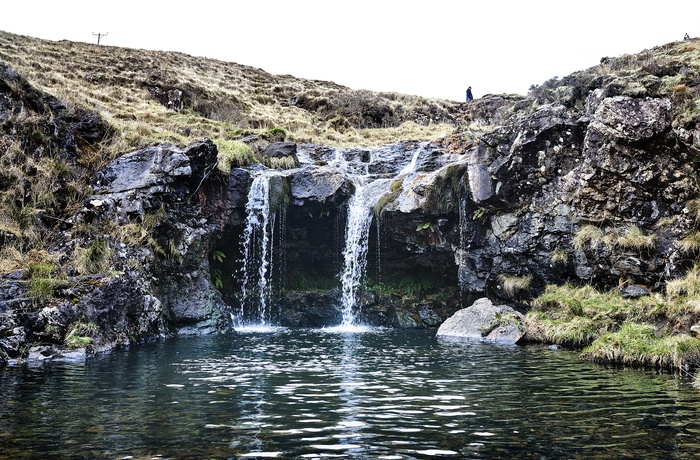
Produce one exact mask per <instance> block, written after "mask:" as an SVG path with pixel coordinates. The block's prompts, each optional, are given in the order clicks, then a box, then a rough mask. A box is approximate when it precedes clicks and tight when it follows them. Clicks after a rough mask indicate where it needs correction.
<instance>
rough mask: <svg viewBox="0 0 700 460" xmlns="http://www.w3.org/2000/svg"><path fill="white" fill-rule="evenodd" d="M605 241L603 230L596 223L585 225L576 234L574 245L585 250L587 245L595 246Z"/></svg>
mask: <svg viewBox="0 0 700 460" xmlns="http://www.w3.org/2000/svg"><path fill="white" fill-rule="evenodd" d="M604 241H605V238H604V235H603V231H602V230H601V229H600V228H598V227H596V226H595V225H590V224H589V225H584V226H583V227H581V228H580V229H579V230H578V231H577V232H576V234H575V235H574V240H573V245H574V248H576V249H577V250H579V251H580V250H583V249H584V248H585V247H586V246H587V245H589V246H591V247H593V248H595V247H598V246H599V245H601V244H603V242H604Z"/></svg>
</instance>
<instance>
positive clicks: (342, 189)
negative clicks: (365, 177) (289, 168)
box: [289, 166, 355, 206]
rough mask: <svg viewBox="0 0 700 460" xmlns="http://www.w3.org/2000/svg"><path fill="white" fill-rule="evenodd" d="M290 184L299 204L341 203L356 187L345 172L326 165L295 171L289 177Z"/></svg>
mask: <svg viewBox="0 0 700 460" xmlns="http://www.w3.org/2000/svg"><path fill="white" fill-rule="evenodd" d="M289 186H290V192H291V196H292V200H293V202H294V204H296V205H299V206H301V205H304V203H307V202H317V203H334V204H341V203H344V202H345V201H347V200H348V199H349V197H350V196H351V195H352V193H353V191H354V189H355V187H354V186H353V184H352V182H351V181H350V180H349V179H348V178H347V177H346V176H345V175H344V174H342V173H341V172H340V171H338V170H337V169H334V168H330V167H326V166H321V167H306V168H302V169H300V170H297V171H295V172H294V173H292V175H291V177H290V178H289Z"/></svg>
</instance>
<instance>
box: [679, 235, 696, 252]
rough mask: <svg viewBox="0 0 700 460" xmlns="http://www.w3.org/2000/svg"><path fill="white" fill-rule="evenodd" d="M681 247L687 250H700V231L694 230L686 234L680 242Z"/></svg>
mask: <svg viewBox="0 0 700 460" xmlns="http://www.w3.org/2000/svg"><path fill="white" fill-rule="evenodd" d="M679 247H680V249H681V250H682V251H685V252H698V251H700V232H693V233H691V234H689V235H686V236H685V237H684V238H683V239H682V240H681V241H680V243H679Z"/></svg>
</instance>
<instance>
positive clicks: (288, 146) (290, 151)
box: [260, 142, 297, 159]
mask: <svg viewBox="0 0 700 460" xmlns="http://www.w3.org/2000/svg"><path fill="white" fill-rule="evenodd" d="M296 154H297V144H296V143H295V142H273V143H271V144H269V145H268V146H267V147H265V148H264V149H263V150H262V152H260V155H262V156H263V158H286V157H289V156H293V157H294V158H295V159H296Z"/></svg>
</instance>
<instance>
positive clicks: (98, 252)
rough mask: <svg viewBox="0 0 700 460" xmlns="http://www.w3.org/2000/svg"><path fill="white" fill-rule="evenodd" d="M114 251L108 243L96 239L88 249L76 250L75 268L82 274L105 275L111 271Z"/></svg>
mask: <svg viewBox="0 0 700 460" xmlns="http://www.w3.org/2000/svg"><path fill="white" fill-rule="evenodd" d="M111 254H112V250H111V249H110V248H109V245H108V244H107V241H105V240H104V239H102V238H96V239H95V240H94V241H93V242H92V243H90V245H89V246H88V247H87V248H76V250H75V255H74V260H75V267H76V269H77V270H78V272H80V273H84V274H85V273H104V272H106V271H108V270H109V260H110V256H111Z"/></svg>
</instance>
